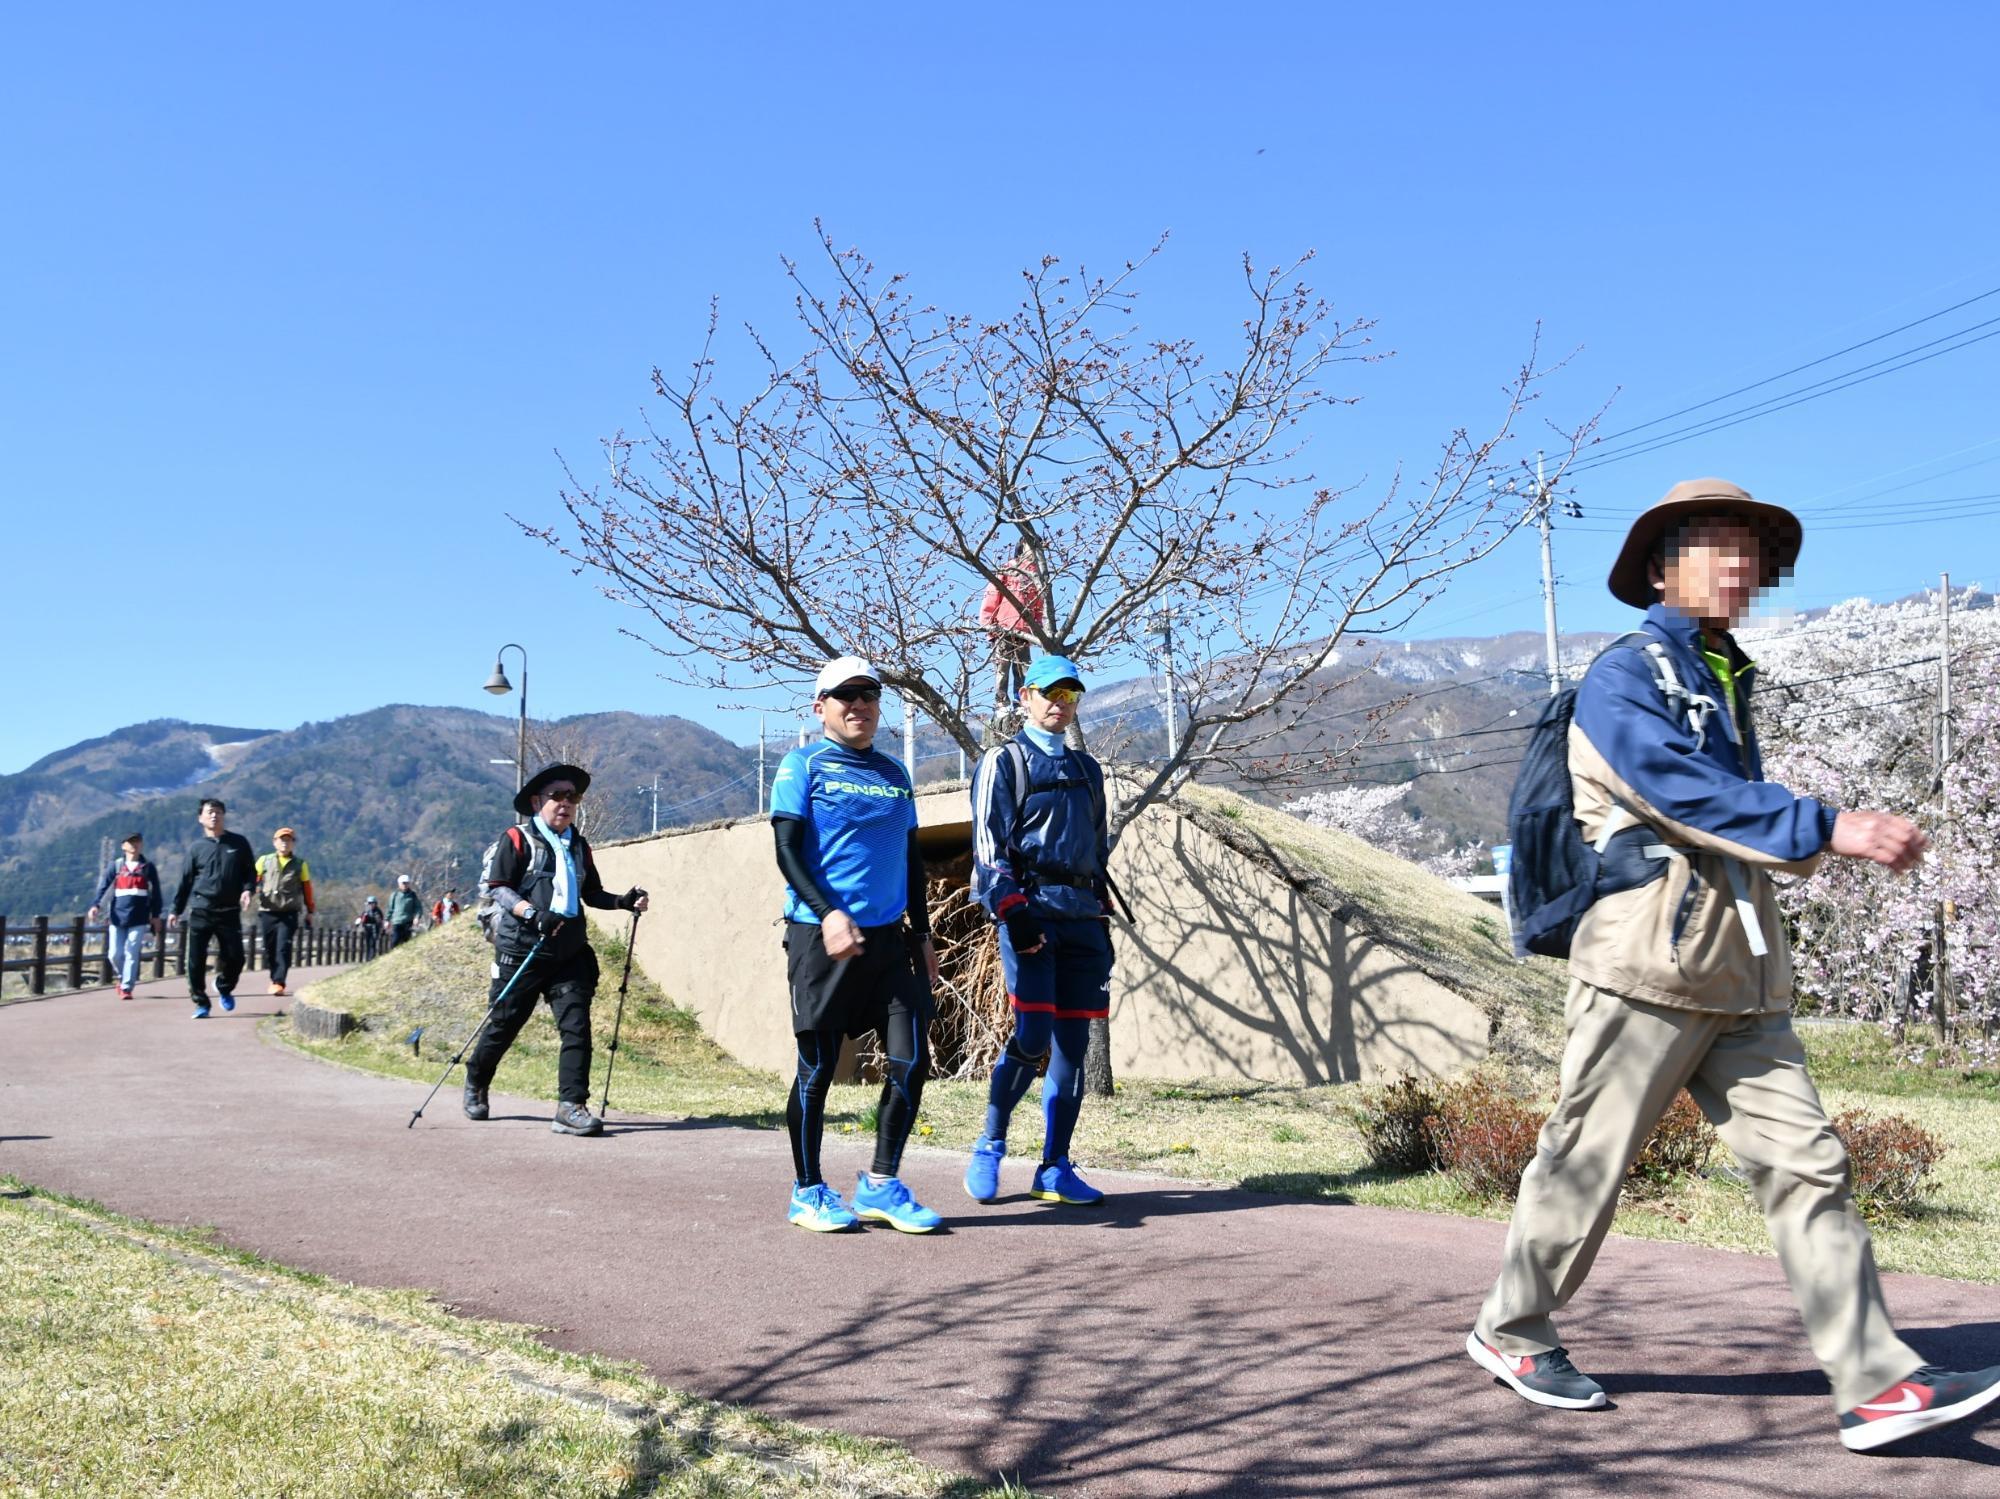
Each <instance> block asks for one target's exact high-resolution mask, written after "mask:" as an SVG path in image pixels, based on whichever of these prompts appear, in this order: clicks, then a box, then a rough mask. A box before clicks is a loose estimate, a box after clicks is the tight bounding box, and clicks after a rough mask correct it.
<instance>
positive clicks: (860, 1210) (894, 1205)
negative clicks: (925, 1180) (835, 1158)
mask: <svg viewBox="0 0 2000 1499" xmlns="http://www.w3.org/2000/svg"><path fill="white" fill-rule="evenodd" d="M854 1211H855V1213H856V1214H857V1215H858V1216H860V1217H863V1218H874V1219H876V1220H878V1221H880V1222H883V1223H886V1224H888V1225H889V1226H890V1227H891V1228H893V1229H896V1230H897V1231H898V1232H900V1233H906V1234H927V1233H929V1232H930V1231H931V1230H932V1229H934V1228H936V1227H937V1226H938V1225H939V1224H940V1223H942V1222H944V1219H942V1218H940V1217H939V1216H938V1215H937V1214H936V1213H934V1212H932V1211H931V1210H930V1209H929V1208H927V1207H925V1206H924V1205H923V1204H922V1203H921V1202H918V1201H917V1199H916V1198H914V1197H912V1196H911V1195H910V1189H909V1188H908V1187H906V1186H904V1185H903V1181H902V1178H901V1177H896V1176H892V1177H890V1178H889V1179H888V1180H887V1181H885V1182H884V1183H882V1185H881V1186H879V1187H878V1186H876V1185H875V1184H874V1183H873V1182H871V1181H869V1180H868V1173H867V1172H866V1171H864V1172H862V1173H861V1174H860V1175H859V1176H858V1177H857V1178H856V1179H855V1182H854Z"/></svg>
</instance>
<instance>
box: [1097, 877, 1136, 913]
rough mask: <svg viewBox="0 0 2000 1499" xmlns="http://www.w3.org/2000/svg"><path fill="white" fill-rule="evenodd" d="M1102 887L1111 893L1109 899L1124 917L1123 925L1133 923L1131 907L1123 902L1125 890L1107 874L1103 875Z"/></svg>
mask: <svg viewBox="0 0 2000 1499" xmlns="http://www.w3.org/2000/svg"><path fill="white" fill-rule="evenodd" d="M1104 888H1105V889H1106V890H1108V891H1109V892H1110V893H1111V899H1112V901H1113V902H1114V903H1115V904H1116V905H1117V907H1118V911H1119V914H1120V915H1122V916H1123V917H1124V918H1125V925H1127V926H1133V925H1135V923H1134V922H1133V920H1132V908H1131V907H1130V906H1128V905H1126V904H1125V892H1124V891H1123V890H1120V889H1119V888H1118V882H1117V881H1116V880H1114V879H1112V878H1111V876H1110V875H1109V874H1106V875H1105V876H1104Z"/></svg>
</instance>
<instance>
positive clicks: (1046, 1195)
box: [1028, 1156, 1104, 1208]
mask: <svg viewBox="0 0 2000 1499" xmlns="http://www.w3.org/2000/svg"><path fill="white" fill-rule="evenodd" d="M1028 1195H1029V1196H1030V1197H1038V1198H1040V1199H1041V1200H1042V1201H1043V1202H1067V1203H1069V1204H1071V1205H1072V1206H1074V1207H1080V1208H1089V1207H1096V1206H1097V1204H1098V1203H1100V1202H1102V1201H1104V1194H1103V1193H1102V1192H1100V1191H1098V1190H1097V1188H1095V1187H1093V1186H1092V1185H1091V1184H1090V1183H1089V1182H1087V1181H1085V1180H1084V1179H1083V1178H1082V1177H1080V1176H1078V1175H1077V1174H1076V1167H1074V1166H1072V1165H1071V1164H1070V1163H1069V1157H1068V1156H1064V1157H1063V1158H1062V1159H1061V1160H1059V1161H1043V1162H1042V1164H1041V1165H1040V1166H1038V1167H1036V1168H1035V1180H1034V1182H1033V1184H1032V1185H1031V1186H1030V1187H1029V1188H1028Z"/></svg>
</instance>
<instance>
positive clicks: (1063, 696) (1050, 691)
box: [1035, 687, 1083, 708]
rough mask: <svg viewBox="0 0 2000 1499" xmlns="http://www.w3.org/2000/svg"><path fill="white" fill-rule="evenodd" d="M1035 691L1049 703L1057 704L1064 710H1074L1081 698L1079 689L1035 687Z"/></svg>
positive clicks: (1081, 691)
mask: <svg viewBox="0 0 2000 1499" xmlns="http://www.w3.org/2000/svg"><path fill="white" fill-rule="evenodd" d="M1035 691H1037V692H1039V693H1040V694H1041V695H1042V696H1043V697H1045V698H1047V699H1048V700H1049V701H1050V702H1052V703H1058V704H1060V705H1061V706H1063V707H1065V708H1074V707H1075V706H1076V705H1077V700H1078V699H1079V698H1081V697H1082V696H1083V689H1082V688H1081V687H1037V688H1036V689H1035Z"/></svg>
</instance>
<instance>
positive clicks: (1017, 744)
mask: <svg viewBox="0 0 2000 1499" xmlns="http://www.w3.org/2000/svg"><path fill="white" fill-rule="evenodd" d="M1000 748H1001V749H1002V750H1004V751H1005V752H1006V755H1007V760H1008V763H1009V764H1011V765H1012V766H1013V767H1014V806H1015V807H1016V808H1017V809H1019V808H1025V807H1026V806H1027V805H1028V790H1029V781H1028V752H1027V750H1025V749H1023V748H1022V747H1021V741H1020V740H1018V739H1009V740H1008V741H1007V742H1006V743H1005V744H1003V745H1001V746H1000Z"/></svg>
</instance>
